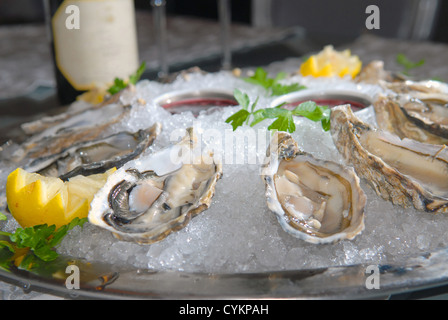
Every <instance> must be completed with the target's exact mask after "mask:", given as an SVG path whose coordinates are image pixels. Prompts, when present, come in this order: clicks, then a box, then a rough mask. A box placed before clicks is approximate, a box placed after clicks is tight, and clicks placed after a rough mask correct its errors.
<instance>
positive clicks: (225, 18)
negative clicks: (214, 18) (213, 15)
mask: <svg viewBox="0 0 448 320" xmlns="http://www.w3.org/2000/svg"><path fill="white" fill-rule="evenodd" d="M230 9H231V8H230V0H218V11H219V12H218V14H219V22H220V25H221V46H222V61H221V67H222V69H223V70H230V69H231V67H232V51H231V46H230V25H231V22H232V16H231V11H230Z"/></svg>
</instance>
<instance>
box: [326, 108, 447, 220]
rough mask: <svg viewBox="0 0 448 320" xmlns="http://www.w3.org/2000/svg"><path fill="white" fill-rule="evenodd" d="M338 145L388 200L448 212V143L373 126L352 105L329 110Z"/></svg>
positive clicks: (333, 135) (358, 170)
mask: <svg viewBox="0 0 448 320" xmlns="http://www.w3.org/2000/svg"><path fill="white" fill-rule="evenodd" d="M331 134H332V137H333V141H334V144H335V146H336V148H337V149H338V151H339V152H340V153H341V154H342V155H343V157H344V159H345V161H346V162H347V163H348V164H351V165H353V166H354V168H355V170H356V172H357V174H358V175H359V176H360V177H361V178H364V179H366V181H367V182H368V183H369V184H370V185H371V186H372V188H373V189H374V190H375V191H376V193H377V194H378V195H379V196H381V197H382V198H384V199H385V200H388V201H391V202H392V203H394V204H397V205H400V206H403V207H406V208H407V207H412V206H413V207H415V208H416V209H418V210H424V211H428V212H448V148H447V147H446V146H445V145H435V144H428V143H422V142H418V141H415V140H412V139H407V138H404V139H400V138H399V137H398V136H396V135H394V134H392V133H390V132H388V131H385V130H380V129H376V128H374V127H371V126H370V125H368V124H366V123H364V122H362V121H361V120H360V119H358V118H357V117H356V116H355V114H354V113H353V112H352V110H351V108H350V106H349V105H344V106H338V107H336V108H334V109H332V113H331Z"/></svg>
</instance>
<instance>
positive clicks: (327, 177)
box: [262, 132, 366, 243]
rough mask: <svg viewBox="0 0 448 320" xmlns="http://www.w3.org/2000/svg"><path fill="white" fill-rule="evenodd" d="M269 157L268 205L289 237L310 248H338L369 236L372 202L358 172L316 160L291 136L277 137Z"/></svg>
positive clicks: (265, 173) (264, 171)
mask: <svg viewBox="0 0 448 320" xmlns="http://www.w3.org/2000/svg"><path fill="white" fill-rule="evenodd" d="M267 157H268V158H267V159H266V160H267V161H266V165H265V166H263V168H262V178H263V179H264V181H265V185H266V198H267V205H268V207H269V209H270V210H271V211H273V212H274V213H275V214H276V216H277V220H278V221H279V223H280V225H281V227H282V228H283V229H284V230H285V231H286V232H288V233H290V234H291V235H293V236H294V237H297V238H300V239H302V240H305V241H307V242H310V243H333V242H336V241H339V240H343V239H353V238H354V237H355V236H356V235H358V234H359V233H361V232H362V231H363V230H364V207H365V204H366V196H365V194H364V192H363V190H362V189H361V187H360V185H359V178H358V177H357V175H356V173H355V171H354V170H353V168H350V167H346V166H343V165H340V164H338V163H335V162H331V161H325V160H320V159H316V158H314V157H313V156H312V155H309V154H307V153H305V152H303V151H301V150H300V149H299V147H298V146H297V143H296V142H295V141H294V139H293V138H292V137H291V135H290V134H288V133H286V132H279V133H276V134H275V135H274V137H273V139H272V141H271V146H270V148H269V149H268V152H267Z"/></svg>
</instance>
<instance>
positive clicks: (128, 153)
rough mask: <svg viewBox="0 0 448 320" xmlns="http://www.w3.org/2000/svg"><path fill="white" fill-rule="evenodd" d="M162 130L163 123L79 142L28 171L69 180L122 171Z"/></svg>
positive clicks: (30, 167)
mask: <svg viewBox="0 0 448 320" xmlns="http://www.w3.org/2000/svg"><path fill="white" fill-rule="evenodd" d="M161 127H162V125H161V124H160V123H156V124H154V125H153V126H152V127H150V128H148V129H146V130H139V131H137V132H135V133H130V132H126V131H123V132H119V133H116V134H113V135H110V136H108V137H106V138H102V139H96V140H92V141H86V142H81V143H76V144H74V145H73V146H71V147H69V148H66V149H64V150H63V151H62V152H60V153H57V154H54V155H51V156H47V157H43V158H38V159H35V160H34V161H33V162H31V163H30V164H29V165H28V166H26V167H25V170H27V171H30V172H38V173H40V174H42V175H45V176H55V177H59V178H61V179H62V180H68V179H69V178H71V177H74V176H77V175H91V174H97V173H103V172H106V171H107V170H109V169H111V168H113V167H116V168H119V167H121V166H123V165H124V164H125V163H127V162H128V161H130V160H133V159H135V158H136V157H138V156H139V155H140V154H141V153H142V152H143V151H145V150H146V149H147V148H148V147H149V146H150V145H152V144H153V142H154V140H155V139H156V138H157V136H158V135H159V134H160V131H161Z"/></svg>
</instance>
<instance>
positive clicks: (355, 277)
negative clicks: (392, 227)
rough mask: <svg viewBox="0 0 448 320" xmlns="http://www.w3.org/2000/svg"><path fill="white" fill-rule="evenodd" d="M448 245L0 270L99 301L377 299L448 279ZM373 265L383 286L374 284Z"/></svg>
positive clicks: (11, 278)
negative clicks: (278, 258) (365, 258)
mask: <svg viewBox="0 0 448 320" xmlns="http://www.w3.org/2000/svg"><path fill="white" fill-rule="evenodd" d="M447 263H448V249H440V250H437V251H435V252H431V253H427V254H423V255H419V256H415V257H409V258H408V259H406V260H405V261H403V263H401V264H399V265H373V266H369V265H368V264H359V265H351V266H340V267H328V268H320V269H308V270H290V271H272V272H263V273H236V274H205V273H184V272H179V271H157V270H145V269H135V268H128V269H126V268H117V267H114V266H112V265H108V264H102V263H94V262H93V263H92V262H88V261H82V260H76V259H73V258H71V257H60V258H59V259H58V260H57V261H56V262H53V263H52V264H51V265H50V264H49V265H46V266H45V265H42V266H41V267H40V268H38V269H36V270H34V271H33V272H29V271H21V270H11V271H10V272H7V271H3V270H0V279H1V280H2V281H5V282H8V283H12V284H15V285H17V286H20V287H22V288H24V289H26V290H29V291H38V292H45V293H51V294H54V295H57V296H61V297H65V298H93V299H377V298H387V297H388V296H390V295H391V294H397V293H403V292H408V291H410V290H418V289H425V288H429V287H435V286H441V285H444V284H446V283H447V282H448V270H447V267H446V265H447ZM68 264H75V265H76V266H78V267H79V268H80V274H81V276H80V289H70V290H69V289H67V287H66V285H65V279H66V277H68V274H65V270H66V266H67V265H68ZM372 267H373V268H374V269H376V272H378V274H377V276H378V279H377V285H378V288H372V286H371V285H369V283H371V279H370V277H372V276H374V275H375V273H374V272H373V273H372Z"/></svg>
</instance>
